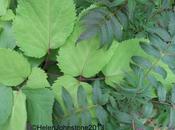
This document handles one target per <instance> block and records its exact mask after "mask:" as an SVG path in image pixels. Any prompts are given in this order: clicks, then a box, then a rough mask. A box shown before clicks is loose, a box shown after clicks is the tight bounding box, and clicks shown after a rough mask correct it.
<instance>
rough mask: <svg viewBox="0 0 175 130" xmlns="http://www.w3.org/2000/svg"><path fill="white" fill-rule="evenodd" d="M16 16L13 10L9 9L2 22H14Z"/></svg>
mask: <svg viewBox="0 0 175 130" xmlns="http://www.w3.org/2000/svg"><path fill="white" fill-rule="evenodd" d="M14 18H15V14H14V13H13V11H12V10H11V9H8V10H7V12H6V14H5V15H3V16H1V17H0V21H10V20H14Z"/></svg>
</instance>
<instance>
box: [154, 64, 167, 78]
mask: <svg viewBox="0 0 175 130" xmlns="http://www.w3.org/2000/svg"><path fill="white" fill-rule="evenodd" d="M154 71H155V72H156V73H158V74H160V75H162V77H163V78H164V79H166V78H167V72H166V70H165V69H164V68H163V67H161V66H156V67H155V68H154Z"/></svg>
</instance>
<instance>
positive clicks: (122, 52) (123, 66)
mask: <svg viewBox="0 0 175 130" xmlns="http://www.w3.org/2000/svg"><path fill="white" fill-rule="evenodd" d="M140 41H145V40H144V39H130V40H127V41H124V42H122V43H120V44H119V46H118V47H117V48H116V49H115V52H114V55H113V56H112V58H111V60H110V61H109V62H108V64H107V65H106V66H105V67H104V69H103V70H102V71H103V73H104V75H105V82H106V83H107V84H108V85H111V86H114V84H115V83H117V82H118V81H121V79H123V76H124V72H127V71H130V66H129V63H130V61H131V57H132V56H134V55H141V54H142V55H143V54H144V52H143V50H142V49H141V48H140V47H139V42H140ZM113 44H115V42H114V43H113ZM139 48H140V49H139ZM126 52H127V53H126Z"/></svg>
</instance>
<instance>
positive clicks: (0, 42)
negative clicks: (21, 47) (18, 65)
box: [0, 23, 16, 49]
mask: <svg viewBox="0 0 175 130" xmlns="http://www.w3.org/2000/svg"><path fill="white" fill-rule="evenodd" d="M15 46H16V41H15V38H14V35H13V32H12V26H11V24H10V23H6V24H4V26H3V30H2V32H0V47H1V48H10V49H13V48H15Z"/></svg>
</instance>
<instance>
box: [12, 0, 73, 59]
mask: <svg viewBox="0 0 175 130" xmlns="http://www.w3.org/2000/svg"><path fill="white" fill-rule="evenodd" d="M75 15H76V13H75V6H74V3H73V0H64V1H63V0H46V1H44V2H43V0H37V1H36V0H34V1H31V0H19V4H18V8H17V15H16V18H15V21H14V32H15V35H16V39H17V44H18V46H19V47H20V49H21V50H22V51H24V53H25V54H26V55H27V56H31V57H37V58H40V57H43V56H44V55H45V54H46V53H47V52H48V50H49V49H56V48H58V47H60V46H61V45H63V44H64V42H65V40H66V39H67V37H68V36H69V35H70V33H71V32H72V31H73V26H74V21H75V18H76V16H75ZM24 32H25V33H24Z"/></svg>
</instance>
